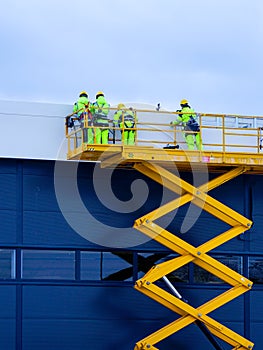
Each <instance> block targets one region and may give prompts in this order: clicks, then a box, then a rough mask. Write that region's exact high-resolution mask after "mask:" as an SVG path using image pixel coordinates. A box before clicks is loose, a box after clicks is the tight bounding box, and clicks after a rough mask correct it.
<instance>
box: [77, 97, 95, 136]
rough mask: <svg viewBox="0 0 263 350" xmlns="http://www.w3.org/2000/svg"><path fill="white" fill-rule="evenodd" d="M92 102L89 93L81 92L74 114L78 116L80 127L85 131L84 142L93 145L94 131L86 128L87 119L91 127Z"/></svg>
mask: <svg viewBox="0 0 263 350" xmlns="http://www.w3.org/2000/svg"><path fill="white" fill-rule="evenodd" d="M89 106H90V102H89V99H88V93H87V92H86V91H81V92H80V94H79V98H78V100H77V102H75V103H74V106H73V113H75V114H76V115H77V118H78V120H79V121H80V126H81V128H82V129H83V142H88V143H93V142H94V140H93V131H92V129H91V128H88V129H87V128H84V121H85V117H86V118H87V121H88V126H91V113H90V111H89Z"/></svg>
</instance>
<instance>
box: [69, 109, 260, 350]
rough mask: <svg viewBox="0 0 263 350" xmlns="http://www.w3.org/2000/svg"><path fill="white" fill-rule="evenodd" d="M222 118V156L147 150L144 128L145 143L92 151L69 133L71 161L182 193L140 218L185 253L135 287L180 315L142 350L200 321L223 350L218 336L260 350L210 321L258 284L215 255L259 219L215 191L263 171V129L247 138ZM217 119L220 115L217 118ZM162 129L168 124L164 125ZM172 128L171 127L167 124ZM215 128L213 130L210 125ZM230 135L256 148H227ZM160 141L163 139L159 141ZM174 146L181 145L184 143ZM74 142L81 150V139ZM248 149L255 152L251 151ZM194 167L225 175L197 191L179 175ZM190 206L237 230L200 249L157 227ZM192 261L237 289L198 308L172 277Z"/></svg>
mask: <svg viewBox="0 0 263 350" xmlns="http://www.w3.org/2000/svg"><path fill="white" fill-rule="evenodd" d="M141 113H143V111H141ZM147 113H149V111H148V112H147ZM153 113H154V112H153ZM174 114H176V113H174ZM199 116H200V117H201V118H202V117H207V116H209V115H208V114H200V115H199ZM216 116H217V117H218V118H222V120H223V122H222V123H220V125H219V126H218V124H217V125H216V126H215V128H216V129H217V130H220V132H221V133H222V140H223V142H222V144H221V145H220V146H221V150H218V147H219V144H216V145H215V146H214V148H215V147H217V150H216V151H214V150H213V147H212V146H211V144H210V145H209V144H208V145H206V144H204V148H207V150H205V151H187V150H182V149H173V148H169V147H168V148H167V149H163V148H157V147H155V145H153V146H149V145H141V144H140V140H139V138H138V135H139V132H140V127H139V125H137V127H136V133H137V140H136V143H135V145H134V146H128V145H123V144H122V143H121V139H120V140H119V143H115V144H109V145H96V144H93V145H88V144H83V143H81V146H79V147H74V146H73V148H72V147H71V146H70V139H71V138H74V137H75V131H74V132H70V133H68V132H67V137H68V139H69V143H68V145H69V149H68V159H82V160H89V161H90V160H91V161H100V162H101V166H102V167H113V166H114V167H115V166H121V167H132V168H133V169H136V170H137V171H139V172H141V173H143V174H144V175H146V176H147V177H149V178H151V179H152V180H154V181H156V182H158V183H160V184H161V185H162V186H164V187H166V188H168V189H169V190H170V191H172V192H174V193H176V195H177V196H176V198H175V199H174V200H172V201H170V202H169V203H166V204H164V205H162V206H161V207H160V208H157V209H155V210H153V211H152V212H150V213H148V214H146V215H144V216H143V217H141V218H138V219H137V220H136V221H135V223H134V228H135V229H136V230H139V231H140V232H142V233H143V234H145V235H147V236H149V237H150V238H151V239H154V240H155V241H157V242H158V243H160V244H162V245H164V246H165V247H167V248H168V249H170V250H171V251H174V252H176V253H177V254H178V257H176V258H174V259H171V260H169V261H166V262H164V263H161V264H158V265H155V266H153V267H152V268H151V269H150V271H148V272H147V273H146V274H145V275H144V276H143V277H142V278H140V279H139V280H137V281H136V283H135V289H136V290H138V291H140V292H142V293H143V294H145V295H147V296H148V297H150V298H152V299H154V300H155V301H157V302H159V303H160V304H162V305H163V306H165V307H167V308H168V309H170V310H172V311H174V312H175V313H176V314H178V315H179V316H180V317H179V318H177V319H176V320H175V321H174V322H172V323H170V324H168V325H167V326H165V327H163V328H161V329H160V330H158V331H156V332H155V333H153V334H151V335H149V336H147V337H146V338H144V339H142V340H140V341H138V342H137V343H136V345H135V350H140V349H145V350H146V349H158V348H157V347H155V344H157V343H158V342H160V341H162V340H163V339H165V338H167V337H169V336H170V335H172V334H174V333H176V332H177V331H179V330H181V329H182V328H184V327H186V326H188V325H190V324H192V323H196V324H197V325H199V327H200V328H201V329H202V330H203V331H204V333H206V335H207V337H208V338H209V340H210V341H211V343H212V344H213V345H214V347H215V348H216V349H221V347H220V345H219V344H218V343H217V340H216V339H217V338H219V339H221V340H223V341H225V342H226V343H228V344H230V345H231V346H232V349H252V348H253V346H254V344H253V343H252V342H251V341H250V340H248V339H245V338H244V337H243V336H241V335H239V334H237V333H236V332H234V331H233V330H231V329H229V328H228V327H226V326H224V325H223V324H220V323H219V322H217V321H216V320H214V319H213V318H211V317H210V316H209V314H210V313H211V312H212V311H214V310H216V309H217V308H219V307H221V306H223V305H224V304H226V303H228V302H229V301H231V300H233V299H235V298H237V297H238V296H240V295H242V294H243V293H245V292H247V291H249V290H250V289H251V287H252V284H253V283H252V282H251V281H250V280H249V279H247V278H246V277H244V276H242V275H240V274H239V273H237V272H235V271H233V270H232V269H230V268H228V267H227V266H225V265H224V264H222V263H221V262H219V261H218V260H216V259H214V258H212V257H211V256H210V255H209V254H208V253H209V252H210V251H211V250H213V249H215V248H217V247H219V246H220V245H222V244H224V243H226V242H227V241H229V240H231V239H233V238H234V237H236V236H238V235H240V234H242V233H244V232H245V231H247V230H249V229H250V228H251V226H252V221H251V220H249V219H247V218H246V217H244V216H243V215H241V214H239V213H237V212H236V211H234V210H233V209H231V208H229V207H228V206H226V205H224V204H223V203H221V202H219V201H218V200H216V199H214V198H212V197H211V196H210V195H209V194H208V192H209V191H211V190H212V189H214V188H216V187H218V186H220V185H222V184H223V183H226V182H227V181H230V180H231V179H233V178H235V177H237V176H239V175H240V174H244V173H263V155H262V154H261V153H260V150H261V147H260V137H261V136H260V135H261V134H260V130H259V128H250V130H247V129H246V132H244V131H243V130H241V131H242V133H241V132H239V131H240V130H239V128H234V127H233V128H231V127H226V126H225V124H226V123H225V119H226V118H227V117H226V116H225V115H216ZM214 117H215V115H213V118H214ZM170 118H171V116H170ZM244 118H245V117H244ZM246 118H249V117H246ZM152 124H153V123H152ZM200 124H201V133H202V132H203V131H204V129H205V127H206V126H205V125H204V124H203V125H202V122H201V123H200ZM157 125H158V126H160V125H161V124H157ZM165 125H166V126H167V124H165ZM156 128H157V126H156ZM207 128H212V127H211V125H209V126H208V127H207ZM141 129H143V130H145V129H146V130H147V127H146V126H145V124H144V123H142V127H141ZM229 129H230V131H229ZM178 132H180V131H178ZM229 134H230V136H231V135H232V136H234V135H236V134H237V135H238V139H240V137H241V139H242V136H244V135H243V134H245V136H247V137H249V138H250V139H249V147H246V146H244V144H246V142H244V143H243V144H238V143H237V142H236V140H234V144H230V145H229V144H227V143H226V142H225V141H226V140H227V136H229ZM251 137H255V138H256V141H255V142H254V149H252V151H251V147H253V142H251ZM232 139H233V137H232ZM159 142H162V141H160V140H159ZM203 142H204V140H203ZM173 143H174V144H175V143H176V139H175V140H174V142H173ZM73 144H74V145H75V146H76V142H75V141H74V142H73ZM251 144H252V146H251ZM237 147H240V148H241V152H238V151H235V152H231V149H233V148H237ZM244 147H245V149H244ZM246 149H248V150H249V151H248V152H246ZM193 165H194V166H195V169H198V167H200V171H202V166H205V167H207V169H208V171H209V172H213V171H214V172H217V173H221V174H220V175H218V176H217V177H216V178H214V179H213V180H211V181H209V182H208V183H204V184H202V185H201V186H199V187H195V186H193V185H192V184H190V183H188V182H186V181H184V180H183V179H181V178H180V177H179V176H178V175H176V174H175V173H174V171H173V169H174V167H176V168H177V169H179V170H184V171H190V170H191V168H192V166H193ZM189 202H192V203H193V204H195V205H196V206H198V207H200V208H202V209H203V210H205V211H207V212H208V213H210V214H211V215H213V216H215V217H216V218H218V219H220V220H222V221H223V222H225V223H226V224H227V225H229V229H228V230H227V231H225V232H222V233H221V234H219V235H218V236H216V237H214V238H212V239H211V240H209V241H207V242H205V243H203V244H201V245H200V246H198V247H195V246H193V245H191V244H189V243H187V242H186V241H184V240H183V239H181V238H179V237H178V236H177V235H176V233H171V232H169V231H167V230H166V229H164V228H162V227H160V226H159V225H158V224H157V223H156V220H157V219H159V218H161V217H162V216H164V215H166V214H168V213H170V212H172V211H174V210H176V209H177V208H179V207H181V206H183V205H185V204H187V203H189ZM211 230H212V227H211ZM190 262H192V263H194V264H196V265H198V266H199V267H201V268H203V269H205V270H207V271H208V272H210V273H211V274H213V275H215V276H216V277H218V278H219V279H221V280H222V281H224V282H225V283H228V284H229V285H230V288H229V289H228V290H227V291H225V292H224V293H222V294H221V295H218V296H217V297H215V298H214V299H212V300H210V301H208V302H206V303H205V304H203V305H200V306H199V307H197V308H195V307H193V306H191V305H190V304H189V303H188V302H187V301H185V300H184V299H183V298H182V296H181V295H180V294H179V293H178V291H177V290H176V289H175V287H174V286H173V285H172V284H171V283H170V281H169V280H168V279H167V277H166V276H167V275H168V274H170V273H171V272H173V271H175V270H177V269H179V268H180V267H182V266H184V265H186V264H189V263H190ZM160 279H162V280H163V281H164V282H165V283H166V285H167V286H168V287H169V288H168V289H169V290H170V291H171V293H170V292H168V291H167V290H165V289H163V288H161V287H160V286H158V285H157V284H155V282H156V281H158V280H160ZM214 336H215V337H214ZM193 348H194V346H193Z"/></svg>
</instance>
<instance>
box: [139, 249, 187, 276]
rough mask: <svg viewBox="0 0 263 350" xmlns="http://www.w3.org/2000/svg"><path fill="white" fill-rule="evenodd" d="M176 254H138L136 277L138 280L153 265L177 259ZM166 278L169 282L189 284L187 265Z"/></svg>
mask: <svg viewBox="0 0 263 350" xmlns="http://www.w3.org/2000/svg"><path fill="white" fill-rule="evenodd" d="M178 256H179V255H178V254H168V253H140V254H138V276H139V278H141V277H143V275H144V274H145V273H146V272H148V271H149V270H150V268H151V267H152V266H154V265H159V264H162V263H165V262H167V261H170V260H173V259H175V258H177V257H178ZM166 277H168V279H169V280H170V281H171V282H189V265H188V264H187V265H184V266H182V267H180V268H178V269H176V270H174V271H172V272H170V273H169V274H168V275H167V276H166Z"/></svg>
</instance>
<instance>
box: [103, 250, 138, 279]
mask: <svg viewBox="0 0 263 350" xmlns="http://www.w3.org/2000/svg"><path fill="white" fill-rule="evenodd" d="M132 278H133V254H132V253H129V252H112V253H108V252H104V253H103V255H102V280H104V281H132Z"/></svg>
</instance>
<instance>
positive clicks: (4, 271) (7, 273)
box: [0, 249, 15, 279]
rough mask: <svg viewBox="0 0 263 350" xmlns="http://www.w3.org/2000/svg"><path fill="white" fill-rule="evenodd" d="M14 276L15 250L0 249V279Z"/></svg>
mask: <svg viewBox="0 0 263 350" xmlns="http://www.w3.org/2000/svg"><path fill="white" fill-rule="evenodd" d="M14 278H15V251H14V250H11V249H0V279H14Z"/></svg>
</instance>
